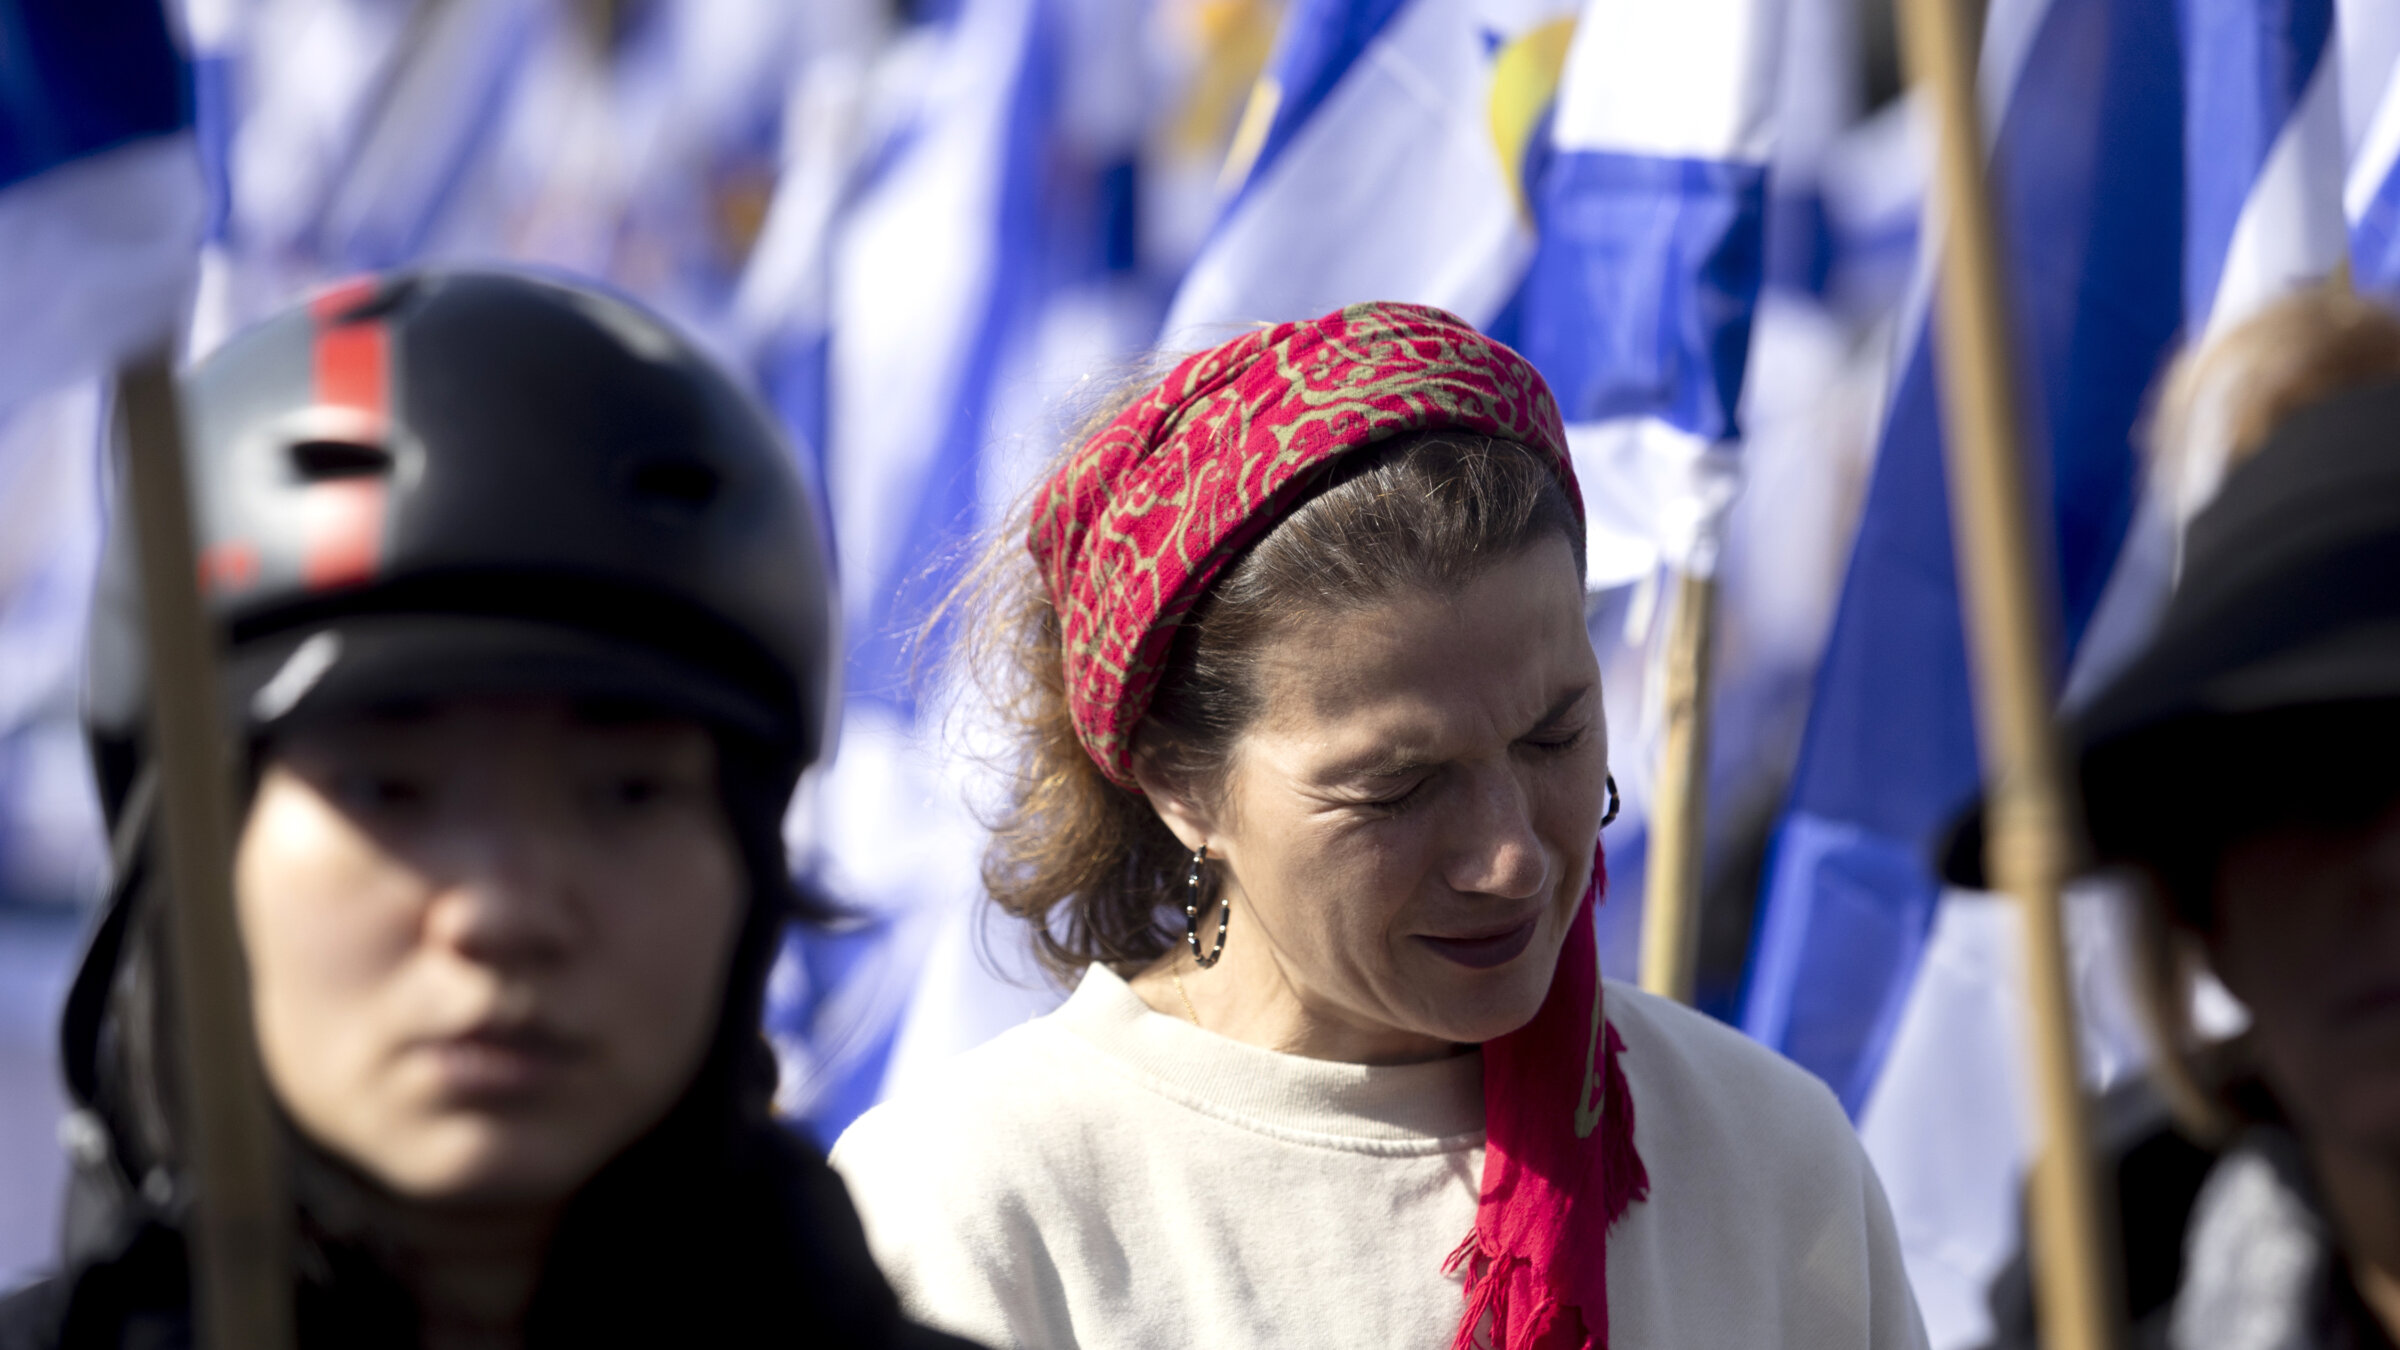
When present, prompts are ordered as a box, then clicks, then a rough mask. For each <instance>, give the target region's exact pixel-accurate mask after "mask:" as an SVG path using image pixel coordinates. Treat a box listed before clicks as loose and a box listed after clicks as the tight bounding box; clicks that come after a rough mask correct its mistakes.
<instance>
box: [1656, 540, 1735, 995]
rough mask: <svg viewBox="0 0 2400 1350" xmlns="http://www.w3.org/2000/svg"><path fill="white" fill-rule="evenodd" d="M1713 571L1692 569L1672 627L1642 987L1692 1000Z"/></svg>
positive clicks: (1679, 587) (1684, 575) (1680, 587)
mask: <svg viewBox="0 0 2400 1350" xmlns="http://www.w3.org/2000/svg"><path fill="white" fill-rule="evenodd" d="M1716 617H1717V578H1716V575H1715V569H1714V568H1713V567H1707V566H1686V567H1685V568H1683V569H1682V570H1681V571H1680V572H1678V574H1677V577H1676V582H1675V613H1674V618H1673V620H1672V622H1671V623H1670V624H1669V625H1668V631H1667V659H1666V666H1665V670H1664V672H1663V673H1664V675H1665V678H1666V690H1665V694H1664V697H1663V699H1662V704H1663V706H1664V709H1665V722H1666V728H1665V729H1666V736H1665V738H1664V743H1663V744H1662V745H1661V746H1660V747H1659V756H1658V788H1657V791H1656V792H1655V793H1653V794H1652V800H1653V805H1652V807H1651V811H1650V844H1649V850H1648V856H1647V858H1646V859H1645V861H1644V868H1643V873H1644V875H1643V885H1642V988H1643V989H1644V990H1647V991H1648V992H1650V993H1653V994H1656V995H1658V996H1659V997H1661V998H1671V999H1674V1000H1675V1001H1676V1002H1678V1003H1689V1002H1691V1001H1692V977H1693V973H1694V969H1695V967H1697V965H1698V964H1699V957H1700V863H1701V850H1700V845H1701V841H1702V840H1703V839H1704V838H1705V837H1706V834H1707V826H1708V695H1709V689H1710V687H1711V679H1710V676H1711V674H1712V673H1713V669H1714V665H1715V662H1714V659H1713V658H1714V654H1715V648H1716V641H1715V629H1716Z"/></svg>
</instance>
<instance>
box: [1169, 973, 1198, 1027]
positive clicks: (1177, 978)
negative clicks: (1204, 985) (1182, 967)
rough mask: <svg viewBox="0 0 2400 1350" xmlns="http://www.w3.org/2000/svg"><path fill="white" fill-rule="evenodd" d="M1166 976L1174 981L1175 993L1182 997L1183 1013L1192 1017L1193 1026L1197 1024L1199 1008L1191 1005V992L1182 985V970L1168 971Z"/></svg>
mask: <svg viewBox="0 0 2400 1350" xmlns="http://www.w3.org/2000/svg"><path fill="white" fill-rule="evenodd" d="M1167 978H1168V979H1170V980H1173V981H1174V982H1175V993H1176V994H1177V996H1179V997H1180V998H1182V999H1183V1015H1184V1016H1186V1017H1188V1018H1190V1019H1192V1025H1193V1026H1196V1027H1197V1026H1199V1025H1200V1010H1199V1009H1197V1008H1195V1007H1193V1006H1192V992H1191V991H1190V990H1188V989H1186V988H1184V987H1183V972H1182V971H1170V972H1168V974H1167ZM1202 1030H1206V1028H1205V1027H1203V1028H1202Z"/></svg>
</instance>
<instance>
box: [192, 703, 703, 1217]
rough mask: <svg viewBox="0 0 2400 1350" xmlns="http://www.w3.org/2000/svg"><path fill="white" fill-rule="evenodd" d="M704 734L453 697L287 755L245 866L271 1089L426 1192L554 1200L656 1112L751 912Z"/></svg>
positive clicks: (373, 720) (317, 734) (336, 1142)
mask: <svg viewBox="0 0 2400 1350" xmlns="http://www.w3.org/2000/svg"><path fill="white" fill-rule="evenodd" d="M716 783H717V780H716V772H715V746H714V743H713V742H712V741H711V739H710V738H709V736H708V735H707V733H705V732H704V731H702V730H701V729H700V728H699V727H698V726H697V725H695V724H692V723H689V722H681V721H658V720H636V721H625V720H620V719H615V718H612V717H609V716H607V715H604V714H593V713H590V712H587V711H584V710H579V709H578V708H577V707H576V706H575V705H572V704H570V703H568V702H566V701H565V700H562V699H528V700H506V701H503V700H459V701H449V702H442V703H437V704H433V705H431V706H429V707H427V708H424V709H420V710H416V711H412V712H395V713H392V714H389V715H381V716H369V717H360V718H354V719H348V720H344V721H341V722H338V723H334V724H331V725H327V726H325V727H322V728H320V729H316V730H312V731H304V732H301V733H298V734H295V735H293V736H292V737H290V738H288V739H286V740H285V741H283V742H282V743H280V744H278V745H276V746H275V747H273V749H272V751H271V753H270V755H269V758H268V760H267V762H266V766H265V770H264V772H263V774H262V776H261V779H260V783H259V788H258V794H257V797H256V799H255V801H254V803H253V805H252V806H251V809H250V813H249V817H248V820H247V822H246V824H245V826H244V828H243V831H242V835H241V839H240V843H239V852H238V854H237V856H236V861H235V877H234V881H235V894H236V908H237V910H238V912H239V915H240V920H241V931H242V940H243V947H244V950H245V951H246V952H247V954H248V957H249V963H250V977H251V1006H252V1012H253V1016H254V1018H255V1020H256V1024H257V1029H258V1040H259V1048H260V1051H261V1054H262V1055H263V1057H264V1061H265V1066H266V1073H267V1079H268V1082H269V1083H270V1085H271V1086H272V1087H273V1089H274V1092H275V1095H276V1097H277V1099H278V1100H279V1101H280V1102H281V1103H282V1104H283V1106H284V1108H285V1110H286V1111H287V1112H288V1113H289V1114H290V1115H291V1117H292V1119H293V1120H294V1122H295V1123H297V1124H298V1125H299V1127H300V1128H301V1129H302V1130H303V1131H304V1132H306V1133H307V1134H308V1135H309V1136H310V1137H311V1138H312V1139H314V1140H315V1141H316V1142H317V1143H318V1144H319V1145H321V1146H323V1147H324V1148H326V1149H328V1150H329V1151H331V1152H332V1153H334V1154H335V1155H337V1156H339V1157H341V1158H343V1159H345V1160H347V1161H348V1162H350V1163H351V1164H352V1165H354V1166H356V1167H358V1168H360V1169H361V1170H362V1171H364V1172H365V1173H366V1174H368V1175H369V1176H371V1177H373V1178H375V1179H376V1180H377V1181H379V1182H381V1183H382V1184H383V1185H385V1186H387V1187H389V1188H390V1189H391V1190H392V1191H393V1192H394V1193H396V1194H398V1195H400V1196H402V1197H404V1198H409V1199H413V1200H420V1201H428V1202H435V1203H442V1202H453V1203H470V1204H475V1203H523V1202H541V1203H547V1202H555V1201H557V1200H561V1199H564V1198H565V1197H566V1196H567V1195H569V1194H571V1193H572V1192H573V1191H574V1190H575V1189H576V1188H577V1187H579V1186H580V1185H582V1183H583V1182H584V1181H586V1180H588V1179H589V1178H590V1177H591V1176H592V1174H593V1173H595V1172H596V1171H597V1170H598V1169H599V1168H600V1167H601V1166H602V1165H603V1164H604V1163H606V1162H607V1161H608V1160H609V1159H610V1158H611V1157H612V1156H614V1155H615V1154H616V1153H617V1152H618V1151H619V1150H621V1149H622V1148H624V1147H625V1146H626V1145H627V1144H629V1143H631V1142H632V1141H633V1140H634V1139H635V1138H636V1137H638V1136H639V1135H641V1134H642V1133H643V1132H644V1131H646V1130H648V1129H649V1128H650V1127H651V1126H652V1125H654V1124H655V1123H657V1121H658V1120H659V1119H661V1118H662V1117H663V1116H664V1115H665V1114H666V1112H667V1111H668V1109H669V1108H670V1107H671V1106H672V1105H673V1104H674V1102H675V1100H676V1098H677V1097H678V1096H680V1095H681V1093H682V1092H683V1090H684V1088H685V1087H686V1086H687V1085H688V1084H689V1083H690V1081H691V1079H692V1077H693V1075H694V1073H695V1071H696V1070H697V1068H698V1066H699V1064H700V1061H701V1059H702V1057H703V1056H704V1054H705V1053H706V1048H707V1044H708V1042H709V1040H710V1038H711V1036H712V1033H713V1031H714V1029H715V1024H716V1021H717V1016H718V1008H719V1005H720V1003H721V1000H722V998H723V996H724V987H725V982H726V977H727V970H728V966H729V964H730V962H731V958H732V953H733V948H734V943H735V938H736V934H737V931H738V929H739V926H740V918H741V914H742V912H743V908H744V904H745V884H744V878H743V873H742V867H741V864H740V861H739V857H738V854H737V851H736V849H735V847H734V844H733V839H732V835H731V832H730V831H729V829H728V827H727V825H726V822H725V819H724V816H723V813H722V810H721V808H720V802H719V800H718V792H717V786H716Z"/></svg>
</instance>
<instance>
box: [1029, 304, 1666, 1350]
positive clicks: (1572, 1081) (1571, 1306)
mask: <svg viewBox="0 0 2400 1350" xmlns="http://www.w3.org/2000/svg"><path fill="white" fill-rule="evenodd" d="M1440 429H1458V430H1463V431H1472V432H1477V433H1480V434H1483V435H1487V436H1498V437H1505V438H1507V439H1509V440H1514V441H1517V442H1519V443H1521V444H1524V445H1527V446H1530V447H1532V448H1533V449H1535V450H1538V451H1544V452H1546V453H1547V454H1548V456H1549V458H1550V464H1551V468H1552V470H1553V471H1554V472H1556V473H1557V475H1558V480H1559V483H1560V485H1561V486H1563V487H1564V488H1565V489H1566V491H1567V500H1568V501H1570V502H1572V503H1574V506H1575V510H1576V512H1577V515H1578V516H1579V517H1580V515H1581V513H1582V511H1583V493H1582V491H1581V489H1580V488H1578V487H1577V485H1576V482H1575V471H1574V469H1573V467H1572V466H1571V464H1570V462H1569V460H1568V457H1567V438H1566V429H1565V427H1564V426H1563V425H1562V424H1561V423H1560V421H1559V416H1558V405H1557V404H1556V402H1555V401H1553V400H1552V398H1551V396H1550V389H1549V386H1548V385H1546V384H1544V383H1543V382H1542V377H1541V376H1540V374H1538V373H1537V372H1536V371H1535V370H1534V369H1533V367H1532V366H1531V365H1529V364H1527V363H1526V361H1525V359H1524V358H1523V357H1521V356H1518V355H1517V354H1516V353H1515V352H1513V351H1510V350H1509V349H1508V348H1507V347H1504V346H1502V345H1501V344H1499V343H1497V342H1494V341H1492V340H1491V339H1489V338H1486V337H1484V336H1483V335H1482V334H1480V333H1477V332H1476V331H1475V330H1474V329H1473V328H1472V327H1470V326H1468V325H1467V324H1465V323H1464V322H1461V321H1460V320H1459V319H1457V318H1455V317H1453V316H1451V315H1449V314H1445V313H1443V312H1442V311H1440V310H1438V309H1429V308H1426V307H1424V306H1422V305H1398V304H1366V305H1353V306H1351V307H1349V308H1348V309H1344V310H1339V311H1336V312H1335V313H1332V314H1328V315H1326V316H1324V317H1323V318H1320V319H1313V320H1310V321H1308V322H1306V323H1286V324H1278V325H1276V326H1275V327H1272V328H1260V329H1256V330H1254V331H1252V332H1249V333H1246V334H1244V335H1242V336H1241V337H1238V338H1235V339H1234V340H1232V341H1230V342H1227V343H1224V344H1222V345H1221V346H1217V347H1213V348H1210V349H1209V350H1207V351H1204V352H1201V353H1199V354H1197V355H1195V356H1192V357H1190V358H1188V359H1186V360H1185V361H1183V362H1182V363H1181V364H1179V365H1177V366H1176V367H1175V369H1174V370H1173V371H1171V372H1169V373H1168V375H1167V377H1166V378H1165V379H1163V380H1161V381H1160V382H1159V383H1158V385H1157V386H1156V387H1154V388H1153V389H1151V390H1150V392H1149V393H1148V394H1146V395H1144V396H1143V397H1141V398H1140V399H1137V400H1136V401H1135V402H1134V403H1133V404H1132V406H1130V407H1128V408H1126V409H1125V411H1124V412H1122V413H1120V414H1118V415H1117V416H1116V417H1115V418H1114V419H1112V420H1111V421H1110V422H1109V423H1108V425H1107V426H1105V427H1102V428H1101V429H1100V430H1099V431H1098V432H1097V433H1095V434H1094V435H1093V436H1092V437H1091V439H1090V440H1088V441H1086V442H1084V444H1083V445H1082V446H1081V447H1080V448H1079V449H1077V451H1076V452H1075V453H1074V454H1073V455H1071V456H1069V457H1068V459H1067V462H1066V463H1065V464H1064V465H1062V466H1061V467H1060V468H1059V469H1058V471H1057V472H1056V473H1055V474H1053V475H1052V476H1051V478H1050V480H1049V481H1048V482H1047V483H1045V484H1044V485H1043V488H1042V493H1041V496H1040V498H1039V499H1038V500H1037V501H1036V503H1035V508H1034V520H1033V528H1032V531H1031V535H1030V537H1029V538H1028V539H1027V541H1026V542H1027V546H1028V547H1029V548H1030V549H1031V551H1032V553H1033V556H1034V561H1035V562H1036V564H1037V565H1038V566H1039V567H1040V568H1041V572H1042V577H1043V580H1044V581H1045V582H1046V583H1047V585H1048V588H1049V592H1050V600H1051V604H1052V606H1053V607H1054V608H1055V609H1056V611H1057V613H1058V618H1059V625H1060V635H1061V646H1062V648H1063V652H1064V657H1065V663H1066V671H1065V675H1066V685H1067V703H1068V710H1069V712H1070V714H1071V715H1072V716H1073V718H1074V720H1075V731H1076V735H1077V737H1078V738H1079V739H1080V740H1081V741H1082V742H1083V748H1084V749H1085V750H1086V751H1087V752H1088V753H1090V755H1091V757H1092V761H1093V762H1094V763H1095V764H1098V765H1099V766H1100V769H1101V771H1102V772H1103V773H1106V774H1107V775H1108V776H1109V778H1110V780H1111V781H1113V782H1115V783H1117V784H1118V785H1119V786H1121V787H1124V788H1126V789H1127V790H1129V791H1134V792H1139V791H1140V790H1141V789H1140V788H1139V787H1138V786H1137V785H1136V784H1135V782H1134V779H1133V771H1132V754H1133V733H1134V730H1135V728H1137V727H1138V726H1140V725H1141V720H1142V717H1143V715H1144V714H1145V713H1146V712H1147V711H1148V709H1149V707H1150V697H1151V694H1152V693H1153V692H1154V691H1155V689H1156V688H1157V684H1158V675H1159V669H1160V667H1161V666H1162V665H1163V664H1164V663H1165V660H1166V655H1167V649H1168V647H1169V645H1170V644H1171V643H1172V642H1173V640H1174V636H1175V628H1176V625H1177V624H1179V623H1180V622H1182V619H1183V616H1184V615H1185V614H1187V613H1189V612H1190V611H1191V608H1192V606H1193V605H1194V604H1196V603H1198V601H1199V600H1200V598H1201V596H1203V595H1204V594H1206V593H1207V590H1208V587H1209V586H1210V584H1211V583H1213V582H1214V581H1215V580H1216V578H1217V575H1218V573H1219V572H1221V571H1222V570H1223V569H1224V567H1225V564H1226V563H1227V562H1229V561H1231V560H1232V558H1233V556H1234V555H1235V554H1237V553H1239V552H1240V551H1241V550H1242V549H1243V548H1245V547H1247V546H1249V545H1250V544H1251V543H1252V542H1254V541H1255V540H1257V539H1258V538H1259V536H1261V535H1263V534H1265V533H1266V532H1267V531H1268V530H1269V529H1272V528H1273V527H1274V526H1275V524H1276V522H1278V521H1280V520H1282V519H1283V518H1284V517H1285V516H1286V515H1288V514H1290V513H1291V511H1292V510H1293V509H1294V508H1295V507H1297V506H1298V505H1299V504H1300V503H1301V502H1302V501H1304V500H1306V499H1307V496H1308V494H1309V492H1310V491H1311V489H1312V488H1313V487H1314V485H1315V484H1317V483H1319V482H1321V481H1322V479H1323V470H1324V468H1325V467H1326V465H1327V464H1328V463H1330V462H1331V461H1332V460H1333V459H1334V458H1335V457H1336V456H1339V455H1341V454H1344V453H1347V452H1349V451H1352V450H1357V449H1360V448H1362V447H1365V446H1369V445H1373V444H1375V443H1377V442H1379V441H1383V440H1387V439H1390V438H1391V437H1394V436H1399V435H1404V434H1407V433H1410V432H1416V431H1431V430H1440ZM1605 881H1606V876H1605V869H1604V867H1603V866H1602V865H1601V862H1600V860H1599V858H1598V857H1597V856H1595V858H1594V861H1593V867H1592V885H1591V889H1590V890H1589V891H1587V892H1586V893H1585V895H1584V899H1583V905H1582V908H1580V909H1579V910H1578V911H1577V912H1576V917H1575V922H1574V925H1573V926H1572V928H1571V930H1570V934H1569V937H1568V939H1567V943H1566V946H1565V949H1564V951H1563V953H1562V954H1561V956H1560V958H1559V963H1558V971H1557V974H1556V975H1555V976H1553V977H1552V980H1551V985H1550V993H1549V995H1548V997H1547V998H1545V999H1544V1000H1543V1003H1542V1007H1541V1010H1540V1011H1539V1012H1538V1013H1536V1014H1535V1015H1534V1019H1533V1020H1532V1021H1531V1022H1529V1023H1527V1024H1526V1025H1525V1026H1523V1027H1521V1028H1519V1029H1518V1030H1516V1031H1514V1032H1511V1033H1509V1034H1508V1035H1506V1036H1502V1037H1500V1038H1499V1039H1497V1040H1494V1041H1490V1042H1487V1043H1486V1044H1485V1045H1484V1047H1483V1084H1484V1086H1483V1101H1484V1124H1485V1139H1486V1143H1485V1153H1484V1164H1483V1196H1482V1200H1481V1202H1480V1203H1479V1205H1478V1206H1477V1211H1476V1218H1475V1231H1474V1232H1473V1233H1472V1234H1470V1235H1468V1238H1467V1241H1466V1242H1465V1243H1463V1244H1462V1245H1461V1246H1460V1247H1459V1249H1458V1251H1457V1252H1456V1253H1454V1254H1453V1255H1452V1257H1451V1259H1450V1265H1449V1267H1448V1268H1450V1269H1457V1268H1459V1267H1462V1266H1463V1267H1464V1268H1465V1270H1466V1272H1467V1306H1466V1309H1465V1313H1464V1315H1463V1317H1462V1319H1461V1321H1460V1324H1459V1330H1458V1338H1457V1344H1458V1345H1459V1346H1460V1347H1469V1346H1473V1345H1475V1344H1477V1343H1478V1342H1479V1340H1488V1343H1489V1344H1490V1345H1492V1346H1493V1347H1495V1350H1565V1348H1568V1347H1573V1348H1575V1350H1581V1348H1582V1347H1587V1346H1602V1347H1604V1346H1606V1345H1607V1343H1608V1265H1607V1244H1606V1238H1607V1233H1608V1227H1609V1225H1610V1224H1611V1223H1612V1222H1614V1221H1615V1219H1616V1218H1617V1217H1618V1216H1619V1215H1621V1214H1623V1213H1624V1212H1625V1209H1626V1207H1627V1206H1628V1205H1630V1204H1632V1203H1633V1202H1634V1201H1636V1200H1639V1199H1641V1198H1643V1196H1644V1194H1645V1193H1646V1191H1647V1189H1648V1185H1649V1181H1648V1177H1647V1175H1646V1174H1645V1173H1644V1171H1643V1169H1642V1162H1641V1159H1640V1158H1639V1157H1638V1156H1637V1155H1636V1154H1635V1152H1634V1147H1633V1102H1632V1100H1631V1098H1630V1096H1629V1095H1628V1094H1627V1092H1626V1090H1625V1076H1624V1074H1623V1072H1622V1071H1621V1070H1620V1069H1619V1068H1618V1066H1617V1056H1618V1053H1619V1052H1620V1051H1621V1050H1622V1048H1623V1046H1622V1043H1621V1042H1619V1041H1618V1040H1617V1037H1616V1033H1615V1031H1614V1030H1613V1029H1610V1028H1609V1027H1608V1025H1607V1022H1606V1019H1605V1018H1603V1017H1602V1016H1601V1005H1600V979H1599V959H1598V952H1597V950H1596V948H1595V945H1594V941H1593V936H1592V918H1591V916H1592V911H1593V908H1594V907H1595V906H1596V905H1597V904H1598V903H1599V897H1600V894H1601V892H1602V891H1603V890H1604V889H1605ZM1487 1333H1488V1336H1487Z"/></svg>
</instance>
